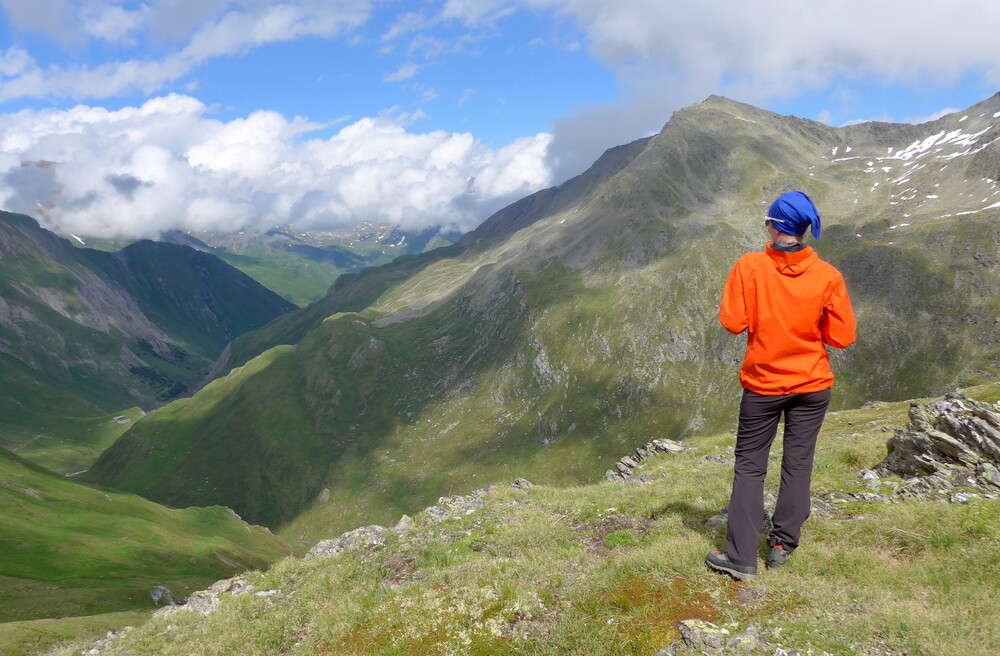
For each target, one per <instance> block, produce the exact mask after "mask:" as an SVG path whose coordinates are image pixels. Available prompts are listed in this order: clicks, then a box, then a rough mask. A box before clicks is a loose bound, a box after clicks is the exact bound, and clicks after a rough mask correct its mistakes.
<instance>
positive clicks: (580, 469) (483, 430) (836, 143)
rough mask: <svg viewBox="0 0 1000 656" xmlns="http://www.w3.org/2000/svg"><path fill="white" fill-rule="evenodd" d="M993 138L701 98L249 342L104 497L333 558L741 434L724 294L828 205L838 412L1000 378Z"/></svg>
mask: <svg viewBox="0 0 1000 656" xmlns="http://www.w3.org/2000/svg"><path fill="white" fill-rule="evenodd" d="M998 141H1000V97H993V98H990V99H989V100H986V101H984V102H983V103H980V104H979V105H976V106H974V107H972V108H970V109H968V110H966V111H963V112H958V113H955V114H951V115H949V116H945V117H943V118H941V119H939V120H936V121H934V122H930V123H926V124H923V125H919V126H914V125H900V124H885V123H866V124H861V125H854V126H848V127H843V128H831V127H829V126H826V125H823V124H821V123H817V122H814V121H808V120H803V119H798V118H794V117H786V116H778V115H776V114H773V113H770V112H767V111H763V110H760V109H757V108H755V107H751V106H748V105H743V104H739V103H735V102H732V101H729V100H726V99H723V98H718V97H712V98H709V99H708V100H707V101H706V102H704V103H701V104H699V105H695V106H693V107H690V108H687V109H684V110H681V111H679V112H677V113H675V114H674V116H673V117H672V118H671V120H670V121H669V123H667V125H666V126H665V127H664V129H663V130H662V131H661V132H660V133H659V134H658V135H656V136H654V137H651V138H649V139H643V140H640V141H637V142H634V143H632V144H628V145H625V146H621V147H619V148H615V149H612V150H610V151H608V152H607V153H606V154H605V155H604V156H603V157H602V158H601V159H600V160H599V161H598V162H597V163H596V164H595V166H594V167H593V168H592V169H591V170H589V171H588V172H586V173H584V174H583V175H581V176H579V177H578V178H575V179H574V180H571V181H569V182H567V183H565V184H563V185H561V186H559V187H556V188H553V189H548V190H544V191H541V192H538V193H537V194H534V195H533V196H530V197H528V198H526V199H523V200H521V201H519V202H518V203H515V204H513V205H512V206H510V207H508V208H506V209H504V210H501V211H500V212H498V213H497V214H496V215H495V216H493V217H492V218H490V219H489V220H488V221H486V223H484V224H483V225H482V226H480V228H478V229H477V230H476V231H474V232H472V233H470V234H469V235H466V236H465V237H463V238H462V239H461V241H460V242H459V243H458V244H456V245H454V246H451V247H449V248H447V249H439V250H435V251H431V252H428V253H424V254H422V255H418V256H410V257H407V258H400V259H398V260H396V261H395V262H393V263H392V264H390V265H387V266H384V267H381V268H378V269H366V270H364V271H363V272H361V273H359V274H358V275H356V276H347V277H342V278H341V279H340V280H338V282H337V284H335V285H334V286H333V288H331V290H330V293H329V294H328V295H327V296H326V297H324V298H323V299H321V300H319V301H317V302H316V303H314V304H313V305H310V306H308V307H305V308H302V309H300V310H296V311H293V312H290V313H288V314H285V315H284V316H282V317H280V318H279V319H278V320H277V321H275V322H273V323H271V324H269V325H267V326H264V327H263V328H261V329H259V330H258V331H254V332H250V333H247V334H245V335H243V336H242V337H240V338H238V339H237V340H236V341H234V342H233V343H232V344H231V345H230V347H229V348H228V349H227V351H226V353H224V354H223V356H222V357H221V358H220V359H219V360H218V361H217V362H216V366H215V367H214V373H216V374H219V375H222V374H226V373H227V372H228V371H229V369H230V368H231V367H234V366H235V367H236V368H235V369H233V370H232V371H231V372H229V373H228V375H225V376H223V377H221V378H219V379H217V380H214V381H213V382H212V383H211V384H209V385H207V386H206V387H205V388H204V389H202V390H201V391H199V392H198V393H197V394H195V395H194V396H193V397H192V398H190V399H183V400H179V401H176V402H174V403H172V404H170V405H169V406H167V407H165V408H163V409H161V410H158V411H157V412H154V413H151V414H150V415H149V416H147V417H145V418H143V419H141V420H140V421H138V422H137V423H136V424H135V425H134V426H133V427H131V428H130V429H129V430H128V431H127V432H126V433H125V434H124V435H123V436H122V437H121V438H120V439H119V440H118V441H117V442H116V443H115V444H114V446H113V447H111V448H110V449H108V450H107V451H106V452H105V453H104V454H103V455H102V456H101V458H100V460H99V461H98V462H97V463H96V464H95V466H94V467H93V469H92V470H91V472H90V474H89V476H90V477H91V480H93V481H96V482H99V483H101V484H104V485H110V486H114V487H118V488H120V489H126V490H130V491H135V492H137V493H140V494H142V495H144V496H146V497H147V498H150V499H154V500H158V501H161V502H164V503H168V504H172V505H177V506H184V505H189V504H211V503H219V504H225V505H228V506H230V507H232V508H234V509H235V510H236V511H237V512H239V513H240V514H241V515H242V516H244V517H247V518H249V519H251V520H252V521H255V522H260V523H265V524H267V525H269V526H272V527H280V528H281V529H282V530H283V531H285V532H286V534H288V535H294V536H295V537H301V536H305V537H326V536H329V535H330V534H333V533H336V532H337V531H338V530H343V529H345V528H350V527H352V526H356V525H358V524H363V523H369V522H379V523H389V522H392V521H394V520H395V518H397V517H398V516H399V514H401V513H403V512H411V511H413V510H415V509H419V508H421V507H423V506H425V505H427V504H428V503H429V502H431V501H433V499H435V498H437V497H438V496H441V495H444V494H449V493H463V492H467V491H469V490H471V489H473V488H476V487H480V486H482V485H484V484H486V483H488V482H491V481H495V480H507V479H511V478H513V477H515V476H526V477H528V478H530V479H531V480H534V481H537V482H547V483H571V482H577V481H582V480H592V479H594V478H596V477H598V476H600V475H601V474H602V473H603V472H604V471H605V470H606V469H608V467H609V466H610V463H611V462H613V461H614V460H615V459H616V458H617V456H618V455H620V454H621V453H623V452H626V451H629V450H630V449H632V448H634V447H635V446H637V445H639V444H643V443H645V442H647V441H649V440H650V439H651V438H655V437H677V436H692V435H698V434H703V433H706V432H710V431H720V430H725V429H726V428H728V427H729V426H731V425H732V423H733V421H734V416H735V408H736V403H737V400H738V396H739V391H740V390H739V384H738V381H737V369H738V365H739V362H740V359H741V356H742V351H743V340H742V338H739V337H733V336H730V335H728V334H727V333H725V331H724V330H723V329H722V328H721V327H720V326H719V325H718V320H717V311H718V302H719V295H720V291H721V286H722V282H723V280H724V277H725V275H726V274H727V273H728V271H729V269H730V267H731V266H732V264H733V262H735V260H736V259H737V258H738V257H739V256H740V255H741V254H742V253H744V252H747V251H748V250H755V249H759V248H762V247H763V244H764V241H765V232H764V230H763V227H762V219H763V216H764V214H765V211H766V208H767V206H768V204H769V203H770V202H771V201H772V200H773V199H774V198H775V197H776V196H777V195H778V194H780V193H782V192H784V191H788V190H792V189H801V190H804V191H806V192H807V193H808V194H809V195H810V196H812V198H813V199H814V200H815V201H816V203H817V205H818V206H819V208H820V210H821V212H822V214H823V219H824V226H825V227H824V233H823V238H822V240H821V241H820V242H818V243H817V244H816V246H817V248H818V250H819V251H820V254H821V255H822V256H823V257H824V258H826V259H828V260H830V261H832V262H833V263H834V264H835V265H836V266H837V267H838V268H840V269H841V271H843V273H844V275H845V277H846V279H847V283H848V288H849V290H850V293H851V296H852V299H853V301H854V304H855V309H856V311H857V314H858V318H859V339H858V343H857V344H856V345H855V346H853V347H852V348H851V349H849V350H847V351H846V352H836V353H834V354H833V361H834V368H835V371H836V372H837V375H838V380H839V382H838V384H837V386H836V388H835V397H834V407H836V408H845V407H856V406H858V405H860V404H862V403H864V402H865V401H868V400H873V399H879V400H894V399H903V398H913V397H920V396H925V395H929V394H936V393H940V392H942V391H944V390H946V389H948V388H950V387H954V386H956V385H967V384H973V383H977V382H982V381H986V380H992V379H996V378H997V377H998V373H1000V321H998V319H997V317H998V316H1000V270H998V269H1000V222H998V220H997V219H998V218H1000V187H998V184H997V179H998V178H1000V143H997V142H998ZM220 462H225V463H226V466H224V467H220V466H219V463H220Z"/></svg>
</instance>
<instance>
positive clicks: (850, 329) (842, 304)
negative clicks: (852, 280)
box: [819, 278, 857, 348]
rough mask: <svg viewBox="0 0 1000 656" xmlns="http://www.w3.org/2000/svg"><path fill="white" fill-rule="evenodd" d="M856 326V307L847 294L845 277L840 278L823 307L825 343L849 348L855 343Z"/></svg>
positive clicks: (821, 327)
mask: <svg viewBox="0 0 1000 656" xmlns="http://www.w3.org/2000/svg"><path fill="white" fill-rule="evenodd" d="M856 326H857V324H856V321H855V319H854V308H852V307H851V299H850V298H848V296H847V286H846V285H844V279H843V278H840V280H838V281H837V284H836V285H834V288H833V293H831V294H830V298H829V299H827V301H826V305H825V306H824V307H823V316H821V317H820V319H819V330H820V334H821V335H822V336H823V343H824V344H829V345H830V346H833V347H835V348H847V347H848V346H850V345H851V344H853V343H854V340H855V335H854V331H855V328H856Z"/></svg>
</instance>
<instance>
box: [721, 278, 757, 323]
mask: <svg viewBox="0 0 1000 656" xmlns="http://www.w3.org/2000/svg"><path fill="white" fill-rule="evenodd" d="M719 321H720V322H721V323H722V326H723V327H724V328H725V329H726V330H728V331H729V332H731V333H733V334H734V335H739V334H740V333H741V332H743V331H744V330H746V329H747V326H749V325H750V321H749V319H748V318H747V306H746V301H745V300H744V298H743V276H742V274H741V272H740V263H739V262H738V261H737V262H736V264H734V265H733V268H732V270H731V271H730V272H729V277H728V278H726V285H725V287H723V289H722V304H721V305H720V306H719Z"/></svg>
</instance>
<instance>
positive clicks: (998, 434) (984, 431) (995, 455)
mask: <svg viewBox="0 0 1000 656" xmlns="http://www.w3.org/2000/svg"><path fill="white" fill-rule="evenodd" d="M888 446H889V453H888V455H887V456H886V458H885V460H883V461H882V462H880V463H879V464H878V465H877V466H876V467H875V472H876V473H878V474H879V475H881V476H886V475H892V474H898V475H900V476H903V477H907V478H909V477H925V476H934V475H937V476H939V477H941V478H954V477H964V476H966V475H968V474H973V475H976V474H977V473H978V472H983V474H981V475H980V481H981V482H985V483H989V484H992V482H991V479H992V478H993V476H992V474H993V471H994V470H995V466H996V463H998V462H1000V408H998V407H997V406H996V405H993V404H990V403H982V402H978V401H973V400H972V399H970V398H968V397H966V396H962V395H959V394H948V395H946V396H945V398H944V399H941V400H940V401H935V402H933V403H929V404H926V405H917V404H914V405H913V406H911V407H910V423H909V424H907V425H906V427H905V428H903V429H901V430H898V431H897V432H896V435H895V437H893V438H892V439H891V440H889V444H888ZM984 465H990V466H992V467H993V469H990V468H988V467H985V466H984ZM996 478H998V479H1000V472H997V477H996Z"/></svg>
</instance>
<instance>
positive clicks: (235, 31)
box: [0, 0, 371, 102]
mask: <svg viewBox="0 0 1000 656" xmlns="http://www.w3.org/2000/svg"><path fill="white" fill-rule="evenodd" d="M0 5H2V6H3V7H4V8H5V9H7V12H8V15H9V16H10V18H11V22H12V23H13V24H14V25H17V26H18V27H20V28H22V29H34V30H40V31H42V32H44V33H46V34H48V35H49V36H50V37H52V38H54V39H57V40H58V41H60V42H62V43H64V44H66V45H78V44H79V41H80V40H81V39H82V38H83V36H82V35H86V36H90V37H91V38H95V39H98V40H104V41H111V42H131V41H134V40H135V39H137V38H138V37H139V35H140V34H141V35H143V36H148V37H151V38H155V37H156V36H157V35H158V34H160V33H161V26H162V30H163V34H164V35H170V36H173V37H175V38H176V37H178V36H181V35H183V36H184V37H185V38H187V42H186V43H185V44H184V46H183V47H181V48H180V49H178V50H174V51H173V52H170V53H169V54H167V55H166V56H164V57H163V58H162V59H130V60H123V61H115V62H109V63H105V64H102V65H100V66H95V67H90V66H85V65H69V66H59V65H53V66H48V67H44V68H43V67H41V66H38V65H37V64H36V63H35V62H34V61H30V62H29V65H27V66H22V68H21V69H20V70H19V72H17V73H15V74H10V75H8V78H9V79H8V80H6V81H5V82H4V85H3V87H2V88H0V102H4V101H7V100H12V99H16V98H42V97H67V98H76V99H81V98H107V97H110V96H115V95H119V94H122V93H126V92H130V91H136V90H138V91H142V92H144V93H147V94H151V93H155V92H156V91H159V90H160V89H162V88H163V87H164V85H166V84H169V83H171V82H175V81H176V80H178V79H180V78H181V77H183V76H184V75H186V74H188V73H189V72H191V71H192V70H194V69H195V68H196V67H197V66H199V65H200V64H201V63H203V62H205V61H206V60H209V59H212V58H214V57H221V56H228V55H236V54H240V53H244V52H247V51H249V50H252V49H253V48H256V47H259V46H261V45H264V44H268V43H276V42H282V41H293V40H295V39H298V38H301V37H307V36H319V37H334V36H338V35H341V34H343V33H345V32H346V31H348V30H351V29H353V28H355V27H357V26H358V25H361V24H362V23H364V22H365V21H366V20H367V19H368V16H369V12H370V10H371V0H339V1H338V2H323V1H322V0H287V1H286V2H283V3H280V4H272V3H267V2H260V1H259V0H242V1H238V2H231V3H225V2H212V1H209V2H206V3H205V4H204V6H202V7H201V8H200V9H195V10H194V12H193V13H194V15H196V16H198V17H199V18H201V20H200V21H199V22H198V23H195V24H191V23H189V22H188V21H187V20H185V19H184V18H183V17H182V16H181V14H179V13H177V12H175V11H174V7H173V6H174V5H183V6H185V7H188V6H190V3H189V2H187V1H186V0H178V1H177V2H158V3H156V5H155V7H153V8H152V9H150V8H148V7H147V6H146V5H141V6H140V7H139V8H138V9H134V10H127V9H124V8H123V7H120V6H117V5H108V6H103V7H102V6H99V5H95V4H93V3H90V2H87V1H86V0H72V1H71V0H49V2H37V0H31V1H27V2H26V1H24V0H0ZM53 5H58V7H55V6H53ZM56 10H58V11H56ZM49 13H58V14H59V16H58V17H57V18H53V17H50V16H49V15H48V14H49ZM8 52H9V51H8Z"/></svg>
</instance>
